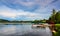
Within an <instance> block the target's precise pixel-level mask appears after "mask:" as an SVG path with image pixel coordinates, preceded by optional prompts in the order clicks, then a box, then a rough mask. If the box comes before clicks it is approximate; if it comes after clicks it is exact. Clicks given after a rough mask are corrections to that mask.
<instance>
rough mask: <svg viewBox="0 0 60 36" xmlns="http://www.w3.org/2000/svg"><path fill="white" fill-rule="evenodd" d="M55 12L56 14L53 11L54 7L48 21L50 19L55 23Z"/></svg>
mask: <svg viewBox="0 0 60 36" xmlns="http://www.w3.org/2000/svg"><path fill="white" fill-rule="evenodd" d="M55 14H56V11H55V9H53V11H52V15H51V16H50V18H49V21H52V22H54V23H55V21H56V20H55Z"/></svg>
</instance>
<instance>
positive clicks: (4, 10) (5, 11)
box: [0, 6, 41, 20]
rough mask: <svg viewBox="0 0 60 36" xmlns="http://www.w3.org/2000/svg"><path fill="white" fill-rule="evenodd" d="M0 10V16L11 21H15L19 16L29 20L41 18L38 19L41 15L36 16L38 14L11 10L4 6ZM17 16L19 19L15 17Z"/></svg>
mask: <svg viewBox="0 0 60 36" xmlns="http://www.w3.org/2000/svg"><path fill="white" fill-rule="evenodd" d="M0 8H2V9H1V10H0V16H3V17H5V18H12V19H16V20H17V18H19V17H20V16H25V17H26V18H28V19H31V20H33V19H37V18H38V19H40V18H41V17H40V15H41V14H38V13H32V12H28V11H23V10H13V9H10V8H8V7H6V6H2V7H0ZM17 16H19V17H17ZM26 20H27V19H26Z"/></svg>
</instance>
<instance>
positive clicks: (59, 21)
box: [55, 11, 60, 23]
mask: <svg viewBox="0 0 60 36" xmlns="http://www.w3.org/2000/svg"><path fill="white" fill-rule="evenodd" d="M55 20H56V23H60V11H58V12H57V13H56V15H55Z"/></svg>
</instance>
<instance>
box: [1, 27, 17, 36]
mask: <svg viewBox="0 0 60 36" xmlns="http://www.w3.org/2000/svg"><path fill="white" fill-rule="evenodd" d="M15 32H16V27H15V26H11V27H4V28H3V29H1V30H0V33H2V34H6V35H7V34H14V33H15Z"/></svg>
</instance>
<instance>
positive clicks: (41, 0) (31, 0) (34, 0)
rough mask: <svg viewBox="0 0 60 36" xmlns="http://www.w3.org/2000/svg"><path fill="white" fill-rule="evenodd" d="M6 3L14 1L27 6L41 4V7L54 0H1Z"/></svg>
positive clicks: (13, 2)
mask: <svg viewBox="0 0 60 36" xmlns="http://www.w3.org/2000/svg"><path fill="white" fill-rule="evenodd" d="M1 1H3V2H4V3H6V4H8V3H12V4H19V5H20V4H21V5H23V6H27V7H30V8H31V7H32V6H35V5H40V7H44V6H47V5H49V4H50V3H51V2H52V1H54V0H26V1H27V2H23V0H10V1H9V0H1Z"/></svg>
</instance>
